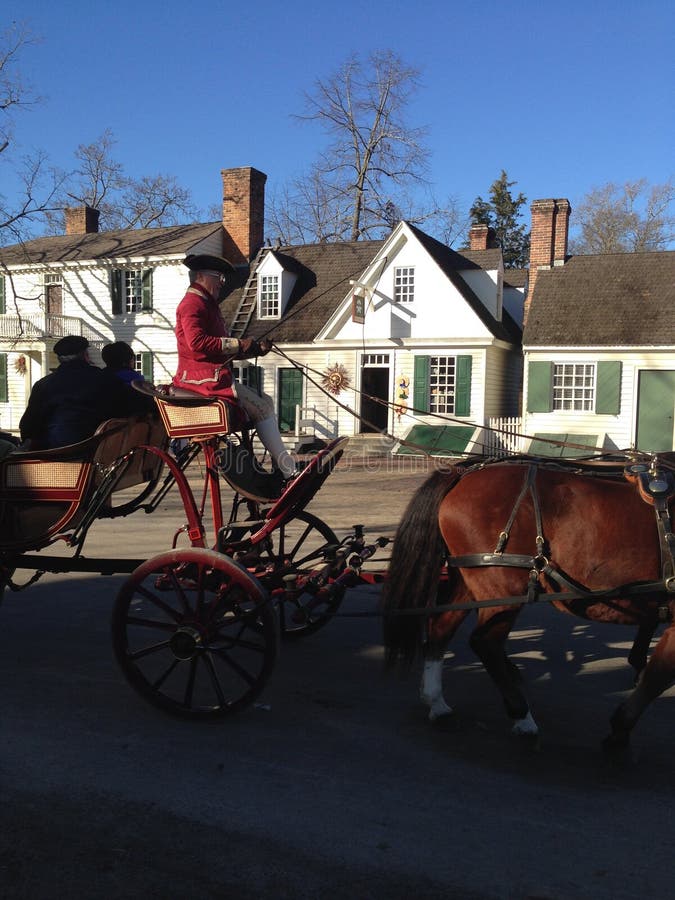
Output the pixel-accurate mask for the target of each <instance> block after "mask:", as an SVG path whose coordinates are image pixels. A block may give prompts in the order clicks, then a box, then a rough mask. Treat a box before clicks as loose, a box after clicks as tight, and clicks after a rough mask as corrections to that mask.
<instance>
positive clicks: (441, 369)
mask: <svg viewBox="0 0 675 900" xmlns="http://www.w3.org/2000/svg"><path fill="white" fill-rule="evenodd" d="M455 369H456V357H454V356H432V357H430V359H429V412H432V413H449V414H450V415H454V412H455Z"/></svg>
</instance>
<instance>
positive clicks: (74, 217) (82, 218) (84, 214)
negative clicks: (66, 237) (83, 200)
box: [64, 204, 100, 234]
mask: <svg viewBox="0 0 675 900" xmlns="http://www.w3.org/2000/svg"><path fill="white" fill-rule="evenodd" d="M64 213H65V217H66V234H97V233H98V217H99V215H100V213H99V211H98V210H97V209H93V208H92V207H91V206H87V205H86V204H84V205H82V206H72V207H68V208H66V209H64Z"/></svg>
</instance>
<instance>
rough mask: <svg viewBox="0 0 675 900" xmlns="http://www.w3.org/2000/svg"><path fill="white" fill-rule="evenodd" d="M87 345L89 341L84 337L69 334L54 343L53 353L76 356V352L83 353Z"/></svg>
mask: <svg viewBox="0 0 675 900" xmlns="http://www.w3.org/2000/svg"><path fill="white" fill-rule="evenodd" d="M88 346H89V341H88V340H87V339H86V338H85V337H80V336H79V335H76V334H69V335H67V336H66V337H62V338H61V340H60V341H57V342H56V343H55V344H54V353H56V355H57V356H77V355H78V353H84V351H85V350H86V349H87V347H88Z"/></svg>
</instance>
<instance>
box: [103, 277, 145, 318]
mask: <svg viewBox="0 0 675 900" xmlns="http://www.w3.org/2000/svg"><path fill="white" fill-rule="evenodd" d="M111 291H112V306H113V313H114V314H115V315H121V314H123V313H137V312H148V311H150V310H152V269H113V270H112V273H111Z"/></svg>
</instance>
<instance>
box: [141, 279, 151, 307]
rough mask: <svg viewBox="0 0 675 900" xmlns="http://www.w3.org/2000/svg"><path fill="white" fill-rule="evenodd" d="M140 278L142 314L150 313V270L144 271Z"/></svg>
mask: <svg viewBox="0 0 675 900" xmlns="http://www.w3.org/2000/svg"><path fill="white" fill-rule="evenodd" d="M141 277H142V279H143V299H142V302H141V309H142V310H143V312H150V310H151V309H152V269H144V270H143V275H142V276H141Z"/></svg>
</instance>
